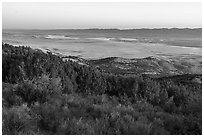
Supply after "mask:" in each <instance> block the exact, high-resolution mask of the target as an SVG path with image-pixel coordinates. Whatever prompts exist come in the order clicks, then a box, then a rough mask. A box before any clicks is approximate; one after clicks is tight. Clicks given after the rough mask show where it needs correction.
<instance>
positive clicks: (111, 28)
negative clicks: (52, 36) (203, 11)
mask: <svg viewBox="0 0 204 137" xmlns="http://www.w3.org/2000/svg"><path fill="white" fill-rule="evenodd" d="M142 29H149V30H151V29H169V30H170V29H202V27H154V28H148V27H142V28H47V29H46V28H44V29H43V28H31V29H29V28H2V30H142Z"/></svg>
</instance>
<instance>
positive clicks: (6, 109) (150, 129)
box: [2, 44, 202, 135]
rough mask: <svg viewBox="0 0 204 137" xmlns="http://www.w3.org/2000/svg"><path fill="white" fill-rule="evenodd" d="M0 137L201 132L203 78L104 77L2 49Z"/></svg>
mask: <svg viewBox="0 0 204 137" xmlns="http://www.w3.org/2000/svg"><path fill="white" fill-rule="evenodd" d="M2 81H3V83H2V96H3V98H2V104H3V105H2V107H3V109H2V120H3V121H2V130H3V134H15V135H20V134H29V135H42V134H58V135H63V134H66V135H67V134H73V135H74V134H89V135H92V134H94V135H100V134H102V135H104V134H109V135H111V134H113V135H115V134H123V135H127V134H128V135H129V134H134V135H135V134H139V135H141V134H145V135H148V134H151V135H152V134H153V135H154V134H157V135H158V134H193V135H195V134H202V84H201V81H202V80H201V75H195V74H194V75H193V74H189V75H179V76H171V77H170V76H169V77H154V78H153V77H150V76H146V75H138V76H135V75H132V76H131V75H119V74H107V73H103V72H102V71H101V70H100V69H95V68H94V67H92V66H84V65H80V64H77V63H76V62H71V61H63V60H62V58H60V57H59V56H56V55H53V54H52V53H43V52H42V51H37V50H34V49H31V48H29V47H23V46H22V47H13V46H11V45H8V44H2Z"/></svg>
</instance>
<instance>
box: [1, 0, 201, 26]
mask: <svg viewBox="0 0 204 137" xmlns="http://www.w3.org/2000/svg"><path fill="white" fill-rule="evenodd" d="M2 26H3V29H79V28H81V29H83V28H104V29H105V28H119V29H131V28H198V27H202V6H201V3H198V2H197V3H190V2H186V3H178V2H174V3H167V2H165V3H158V2H154V3H141V2H140V3H136V2H135V3H124V2H123V3H121V2H118V3H117V2H116V3H104V2H103V3H98V2H97V3H87V2H86V3H70V2H69V3H60V2H59V3H53V2H47V3H42V2H39V3H30V2H29V3H25V2H24V3H20V2H18V3H12V2H9V3H6V2H3V4H2Z"/></svg>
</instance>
